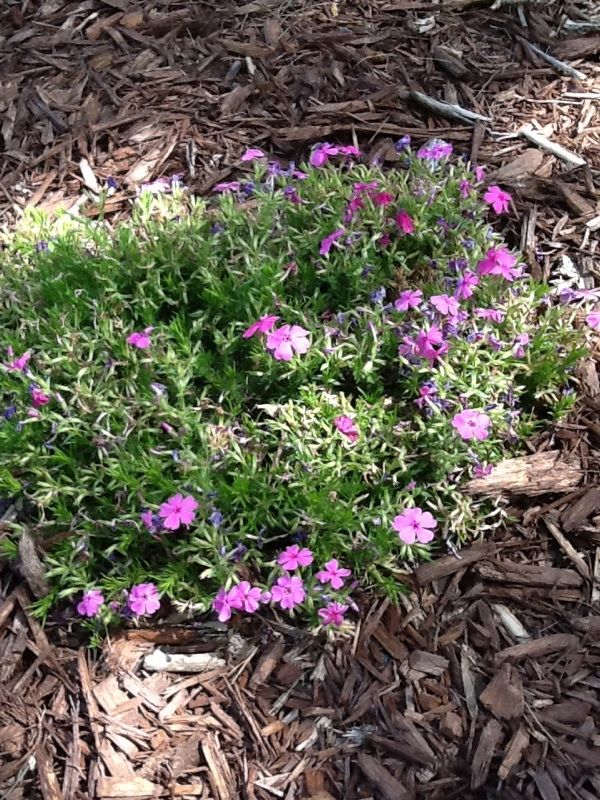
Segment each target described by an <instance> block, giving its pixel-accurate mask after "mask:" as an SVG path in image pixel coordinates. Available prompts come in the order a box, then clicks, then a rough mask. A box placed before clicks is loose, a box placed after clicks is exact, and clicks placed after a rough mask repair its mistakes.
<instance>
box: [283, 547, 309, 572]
mask: <svg viewBox="0 0 600 800" xmlns="http://www.w3.org/2000/svg"><path fill="white" fill-rule="evenodd" d="M312 562H313V554H312V552H311V551H310V550H309V549H308V547H300V545H297V544H291V545H290V546H289V547H286V548H285V550H284V551H283V552H282V553H280V554H279V558H278V559H277V563H278V564H279V566H280V567H282V569H284V570H285V571H286V572H294V571H295V570H297V569H298V567H308V566H309V565H310V564H312Z"/></svg>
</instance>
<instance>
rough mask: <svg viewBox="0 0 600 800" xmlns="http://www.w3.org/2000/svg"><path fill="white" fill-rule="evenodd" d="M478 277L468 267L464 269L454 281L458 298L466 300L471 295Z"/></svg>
mask: <svg viewBox="0 0 600 800" xmlns="http://www.w3.org/2000/svg"><path fill="white" fill-rule="evenodd" d="M478 283H479V278H478V277H477V275H475V273H474V272H471V270H470V269H466V270H465V271H464V272H463V274H462V275H461V276H460V278H459V279H458V281H457V283H456V296H457V297H458V299H459V300H468V299H469V297H472V296H473V293H474V292H475V287H476V286H477V285H478Z"/></svg>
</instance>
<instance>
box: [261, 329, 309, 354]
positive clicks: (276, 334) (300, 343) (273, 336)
mask: <svg viewBox="0 0 600 800" xmlns="http://www.w3.org/2000/svg"><path fill="white" fill-rule="evenodd" d="M308 333H309V332H308V331H307V330H305V329H304V328H301V327H300V325H282V326H281V328H276V329H275V330H274V331H271V333H270V334H269V335H268V337H267V350H272V351H273V355H274V356H275V358H276V359H277V361H291V360H292V358H293V356H294V353H299V354H300V355H302V354H304V353H306V352H307V351H308V348H309V347H310V342H309V341H308V338H307V337H308Z"/></svg>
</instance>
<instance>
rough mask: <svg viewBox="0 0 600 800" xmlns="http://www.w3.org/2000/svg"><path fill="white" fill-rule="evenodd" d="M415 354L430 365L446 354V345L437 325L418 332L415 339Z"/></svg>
mask: <svg viewBox="0 0 600 800" xmlns="http://www.w3.org/2000/svg"><path fill="white" fill-rule="evenodd" d="M415 352H416V354H417V355H418V356H420V357H421V358H426V359H427V360H428V361H431V362H432V363H433V362H434V361H436V360H437V359H438V358H439V357H440V356H443V355H444V354H445V353H447V352H448V343H447V342H446V341H445V340H444V334H443V332H442V331H441V330H440V328H438V326H437V325H432V326H431V327H430V328H429V330H423V331H419V333H418V334H417V335H416V337H415Z"/></svg>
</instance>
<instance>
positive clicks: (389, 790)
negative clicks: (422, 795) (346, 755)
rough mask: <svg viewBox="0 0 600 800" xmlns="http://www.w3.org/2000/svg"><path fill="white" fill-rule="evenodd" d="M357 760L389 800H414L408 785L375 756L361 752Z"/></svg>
mask: <svg viewBox="0 0 600 800" xmlns="http://www.w3.org/2000/svg"><path fill="white" fill-rule="evenodd" d="M356 761H357V763H358V766H359V767H360V768H361V770H362V771H363V773H364V774H365V776H366V777H367V778H368V779H369V780H370V781H372V783H374V784H375V786H376V787H377V789H379V791H380V792H381V794H382V795H383V797H385V798H387V800H412V796H411V794H410V793H409V792H408V790H407V789H406V787H405V786H404V785H403V784H401V783H400V781H398V780H396V778H394V776H393V775H392V774H391V772H389V770H387V769H386V768H385V767H384V766H383V764H381V763H380V762H379V761H377V760H376V759H375V758H373V756H370V755H367V753H359V754H358V756H357V759H356Z"/></svg>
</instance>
